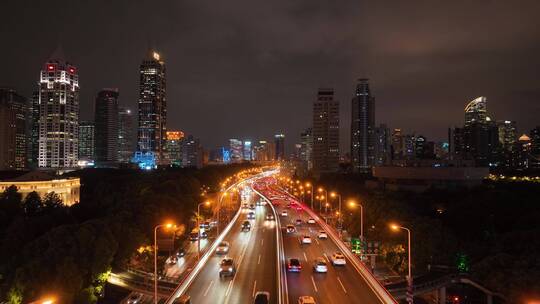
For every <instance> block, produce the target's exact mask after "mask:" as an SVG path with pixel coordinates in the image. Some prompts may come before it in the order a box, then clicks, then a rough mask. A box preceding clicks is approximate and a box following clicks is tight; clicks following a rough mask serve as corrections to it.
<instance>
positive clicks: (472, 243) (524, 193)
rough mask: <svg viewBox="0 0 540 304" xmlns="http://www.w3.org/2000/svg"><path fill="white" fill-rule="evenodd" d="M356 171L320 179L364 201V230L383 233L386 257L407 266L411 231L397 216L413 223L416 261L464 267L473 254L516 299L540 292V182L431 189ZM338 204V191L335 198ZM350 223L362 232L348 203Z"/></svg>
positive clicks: (488, 279) (488, 278) (479, 271)
mask: <svg viewBox="0 0 540 304" xmlns="http://www.w3.org/2000/svg"><path fill="white" fill-rule="evenodd" d="M363 183H364V179H363V178H361V177H359V176H354V175H349V176H345V175H337V176H327V177H324V176H323V178H322V179H321V181H320V184H321V185H324V186H325V187H326V188H327V189H329V190H336V191H339V192H340V193H341V194H342V196H343V200H344V201H345V200H346V198H352V199H354V200H356V201H358V202H361V203H362V204H363V206H364V216H365V218H364V219H365V220H364V229H365V230H364V231H365V232H364V233H365V235H366V236H367V238H368V240H373V241H381V242H382V244H383V246H382V249H383V255H384V258H385V259H386V261H387V262H388V263H389V264H390V265H391V266H392V267H393V268H394V269H395V270H397V271H399V272H402V273H404V272H405V271H406V254H407V253H406V251H405V248H406V247H405V246H406V241H407V239H406V234H405V232H403V231H402V232H399V233H396V232H394V231H391V230H390V229H389V223H390V222H396V223H399V224H402V225H403V226H405V227H408V228H410V229H411V230H412V248H413V268H414V273H415V274H417V275H419V274H422V273H426V272H427V271H428V265H444V266H450V267H451V269H453V270H456V265H457V261H456V259H457V257H458V256H466V259H465V260H468V262H469V264H470V271H469V273H470V275H471V276H472V277H473V278H475V279H477V280H478V281H479V282H481V283H483V284H485V286H486V287H488V288H490V289H492V290H494V291H498V292H500V293H502V294H505V295H507V296H508V297H509V298H512V299H522V298H523V297H524V296H525V297H527V296H532V295H536V296H540V225H539V224H538V223H539V219H540V206H539V203H540V184H538V183H518V182H486V183H485V184H484V185H482V186H479V187H476V188H473V189H452V190H435V189H433V190H429V191H427V192H424V193H408V192H381V191H375V190H368V189H366V188H365V187H364V186H363ZM331 201H332V203H333V204H334V205H335V206H337V204H336V201H337V200H336V199H333V200H331ZM343 211H344V227H345V229H347V230H348V231H349V232H350V233H351V234H352V235H358V234H359V233H360V227H359V226H360V223H359V211H358V209H354V210H353V209H351V208H349V207H348V206H347V204H345V202H344V204H343Z"/></svg>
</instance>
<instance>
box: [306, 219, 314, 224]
mask: <svg viewBox="0 0 540 304" xmlns="http://www.w3.org/2000/svg"><path fill="white" fill-rule="evenodd" d="M307 222H308V224H315V219H312V218H310V219H309V220H308V221H307Z"/></svg>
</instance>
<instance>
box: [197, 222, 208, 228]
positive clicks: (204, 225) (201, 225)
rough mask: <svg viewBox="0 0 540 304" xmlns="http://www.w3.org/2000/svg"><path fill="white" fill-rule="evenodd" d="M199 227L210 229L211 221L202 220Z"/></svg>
mask: <svg viewBox="0 0 540 304" xmlns="http://www.w3.org/2000/svg"><path fill="white" fill-rule="evenodd" d="M199 228H200V229H208V228H210V222H208V221H206V222H202V223H201V224H199Z"/></svg>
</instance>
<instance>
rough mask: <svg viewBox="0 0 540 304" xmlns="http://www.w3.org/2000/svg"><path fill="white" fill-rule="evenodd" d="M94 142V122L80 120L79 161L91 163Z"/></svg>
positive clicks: (94, 157)
mask: <svg viewBox="0 0 540 304" xmlns="http://www.w3.org/2000/svg"><path fill="white" fill-rule="evenodd" d="M95 143H96V141H95V126H94V123H93V122H90V121H81V122H80V123H79V162H83V163H89V162H91V163H93V162H94V161H95V159H96V153H95Z"/></svg>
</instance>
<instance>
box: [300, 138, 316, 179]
mask: <svg viewBox="0 0 540 304" xmlns="http://www.w3.org/2000/svg"><path fill="white" fill-rule="evenodd" d="M312 154H313V132H312V129H311V128H307V129H306V130H305V131H304V132H302V133H300V159H301V160H302V162H303V165H304V167H305V168H306V170H311V169H313V160H312Z"/></svg>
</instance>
